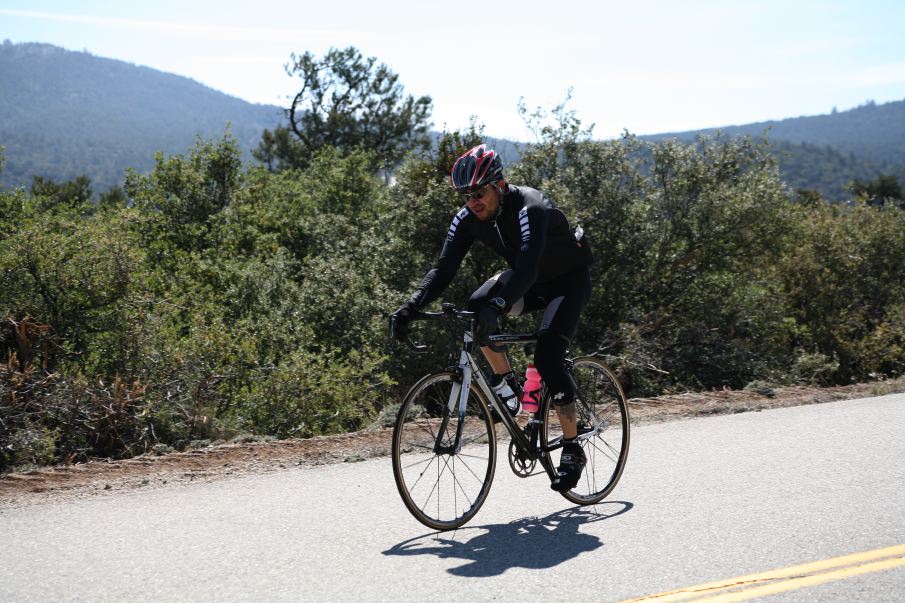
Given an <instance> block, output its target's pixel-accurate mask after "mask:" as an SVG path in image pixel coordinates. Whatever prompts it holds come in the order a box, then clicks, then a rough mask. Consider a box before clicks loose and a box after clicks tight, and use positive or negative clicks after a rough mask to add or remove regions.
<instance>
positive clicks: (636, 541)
mask: <svg viewBox="0 0 905 603" xmlns="http://www.w3.org/2000/svg"><path fill="white" fill-rule="evenodd" d="M501 450H502V451H505V448H501ZM544 480H545V478H544V477H542V476H538V477H533V478H530V479H527V480H521V479H518V478H516V477H515V476H514V475H512V473H511V472H510V471H509V468H508V465H507V464H506V463H505V461H504V460H502V459H501V463H500V464H499V465H498V467H497V474H496V481H495V482H494V485H493V489H492V491H491V493H490V497H489V498H488V500H487V502H486V504H485V505H484V507H483V509H481V511H480V513H479V514H478V515H477V517H476V518H475V519H473V520H472V523H470V524H469V525H467V526H466V527H465V528H463V529H460V530H458V531H456V532H448V533H443V534H436V533H432V532H430V531H429V530H427V529H426V528H424V527H423V526H421V524H419V523H417V522H416V521H415V520H414V519H413V518H412V517H411V516H409V514H408V512H407V511H406V509H405V507H404V506H403V504H402V502H401V501H400V500H399V497H398V494H397V493H396V490H395V485H394V483H393V477H392V470H391V467H390V462H389V459H376V460H370V461H364V462H359V463H347V464H342V465H330V466H321V467H315V468H299V469H294V470H287V471H285V472H281V473H271V474H266V475H262V476H257V477H247V478H240V479H233V480H229V481H222V482H216V483H209V484H196V485H186V486H178V487H172V488H165V489H160V490H154V491H144V492H136V493H130V494H110V495H106V496H101V497H98V498H94V499H87V500H82V501H76V502H71V501H70V502H61V503H58V504H41V505H33V506H29V507H21V508H17V509H8V510H3V511H0V601H4V602H6V601H75V600H79V601H114V600H123V599H129V600H136V601H148V600H167V601H210V600H216V601H252V600H254V601H323V600H331V601H332V600H340V599H352V600H380V601H422V600H425V599H428V598H430V599H441V598H442V599H444V600H447V599H450V598H452V597H455V598H457V599H460V600H463V601H466V600H467V601H471V600H513V599H516V598H518V599H532V600H536V599H539V598H540V597H541V596H543V597H545V598H549V597H553V598H559V599H562V598H563V597H568V598H577V597H581V598H583V599H584V598H587V600H593V601H621V600H625V599H630V598H635V597H647V596H650V595H654V594H657V593H662V592H666V591H673V590H675V589H681V588H684V587H694V586H696V585H700V584H705V583H711V582H715V583H717V584H715V585H713V589H712V590H707V591H702V592H701V593H698V594H705V593H706V594H708V595H713V594H719V593H723V594H726V593H727V591H726V589H725V585H728V584H732V583H735V582H739V580H737V578H738V577H740V576H746V575H750V574H760V575H759V576H755V577H754V578H753V579H751V580H747V581H745V584H744V585H741V586H736V587H735V589H736V592H735V594H732V595H731V596H732V597H736V598H735V599H732V598H731V597H729V598H726V599H723V600H747V599H748V598H750V597H751V596H753V594H759V593H761V592H764V591H753V590H752V591H749V590H741V591H739V590H738V589H741V588H743V589H748V588H753V587H758V588H762V589H763V588H770V589H774V590H775V589H778V591H776V592H774V593H773V594H770V595H769V596H767V598H765V599H761V600H766V601H871V602H883V601H889V602H893V601H895V602H899V601H902V600H905V547H903V546H901V545H905V395H892V396H884V397H880V398H871V399H864V400H853V401H846V402H834V403H828V404H820V405H813V406H803V407H797V408H785V409H777V410H769V411H762V412H754V413H745V414H737V415H730V416H718V417H708V418H699V419H693V420H688V421H676V422H670V423H661V424H655V425H647V426H636V427H635V428H634V430H633V432H632V445H631V452H630V455H629V460H628V465H627V467H626V470H625V473H624V475H623V477H622V481H621V482H620V484H619V485H618V486H617V488H616V490H615V491H614V492H613V494H612V495H611V497H610V499H609V501H605V502H604V503H602V504H599V505H596V506H594V507H589V508H576V507H573V506H572V505H571V504H570V503H569V502H568V501H566V500H565V499H563V498H561V497H559V496H558V495H556V494H555V493H553V492H552V491H550V490H549V486H548V483H547V482H545V481H544ZM895 546H898V547H899V548H898V549H888V547H895ZM878 549H887V550H884V551H880V552H879V553H871V552H872V551H877V550H878ZM856 553H862V554H863V555H862V556H859V557H850V558H847V560H839V561H835V560H836V559H837V558H839V557H841V556H848V555H853V554H856ZM825 560H830V561H828V562H827V563H826V564H824V566H825V567H823V568H822V569H820V571H817V570H815V569H814V568H812V567H811V566H808V567H804V568H793V569H792V570H790V571H789V572H785V573H783V572H776V571H775V570H782V569H783V568H789V567H792V566H799V565H802V564H809V563H812V562H818V561H825ZM720 584H724V586H723V587H722V588H721V587H720ZM752 593H753V594H752ZM683 596H684V595H683ZM738 597H741V598H738ZM672 598H673V599H682V596H679V595H675V596H674V597H672ZM649 600H651V601H666V600H671V598H669V597H666V598H662V597H661V598H652V599H649Z"/></svg>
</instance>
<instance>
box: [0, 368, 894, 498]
mask: <svg viewBox="0 0 905 603" xmlns="http://www.w3.org/2000/svg"><path fill="white" fill-rule="evenodd" d="M899 392H905V379H899V380H896V381H884V382H877V383H869V384H857V385H849V386H842V387H831V388H818V387H804V386H797V387H786V388H776V389H775V390H774V391H773V392H767V393H772V395H769V396H768V395H764V394H763V393H755V392H749V391H733V390H726V391H716V392H702V393H687V394H679V395H670V396H661V397H658V398H633V399H631V400H630V401H629V403H630V404H629V405H630V409H631V414H632V422H633V423H634V424H641V423H650V422H658V421H671V420H679V419H688V418H692V417H698V416H705V415H716V414H731V413H739V412H750V411H758V410H764V409H769V408H780V407H786V406H801V405H805V404H818V403H822V402H832V401H837V400H847V399H854V398H864V397H870V396H879V395H886V394H890V393H899ZM390 436H391V430H390V429H386V428H374V429H368V430H365V431H360V432H356V433H350V434H343V435H337V436H325V437H317V438H310V439H305V440H280V441H270V442H249V443H240V444H224V445H218V446H208V447H206V448H201V449H196V450H191V451H187V452H172V453H168V454H163V455H159V456H158V455H143V456H140V457H136V458H133V459H128V460H123V461H92V462H88V463H81V464H77V465H69V466H58V467H48V468H43V469H36V470H33V471H28V472H24V473H13V474H7V475H3V476H0V510H2V509H4V508H13V507H20V506H26V505H31V504H40V503H47V502H56V501H62V500H75V499H80V498H86V497H94V496H104V495H106V494H110V493H113V492H123V491H136V490H142V489H149V488H164V487H175V486H180V485H185V484H191V483H197V482H211V481H217V480H223V479H229V478H232V477H239V476H244V475H252V474H260V473H266V472H271V471H280V470H284V469H287V468H290V467H298V466H313V465H324V464H331V463H343V462H357V461H362V460H365V459H368V458H374V457H380V456H387V455H388V454H389V452H390Z"/></svg>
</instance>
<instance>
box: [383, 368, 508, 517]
mask: <svg viewBox="0 0 905 603" xmlns="http://www.w3.org/2000/svg"><path fill="white" fill-rule="evenodd" d="M454 386H455V387H456V388H458V383H457V376H456V375H455V373H453V372H448V371H446V372H440V373H433V374H430V375H428V376H426V377H424V378H423V379H421V381H419V382H418V383H416V384H415V386H414V387H412V389H411V390H409V392H408V394H406V396H405V399H404V400H403V401H402V406H400V408H399V414H398V415H397V417H396V427H395V428H394V429H393V453H392V454H393V476H394V477H395V478H396V487H397V488H398V489H399V494H400V495H401V496H402V500H403V502H404V503H405V506H406V507H408V510H409V511H411V513H412V515H414V516H415V519H417V520H418V521H420V522H421V523H423V524H424V525H426V526H428V527H429V528H433V529H435V530H451V529H454V528H458V527H460V526H462V525H464V524H465V522H467V521H468V520H469V519H471V518H472V517H474V515H475V513H477V512H478V509H480V508H481V505H482V504H484V500H485V499H486V498H487V494H488V493H489V492H490V484H491V482H492V481H493V472H494V469H495V468H496V436H495V433H494V430H493V422H492V419H491V415H490V410H489V409H488V404H487V401H486V400H485V399H484V395H483V394H482V393H481V391H480V390H479V389H478V388H476V387H472V388H470V391H469V395H468V402H467V404H466V409H465V418H464V421H462V426H461V427H462V435H461V447H460V448H459V449H458V450H455V448H454V444H455V440H456V431H457V429H459V422H460V421H459V413H458V403H457V404H456V408H455V410H454V412H453V413H451V414H450V413H449V410H448V405H449V396H450V392H451V391H452V390H453V388H454ZM438 437H439V447H438V446H437V443H438Z"/></svg>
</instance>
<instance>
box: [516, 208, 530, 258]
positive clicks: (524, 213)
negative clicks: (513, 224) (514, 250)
mask: <svg viewBox="0 0 905 603" xmlns="http://www.w3.org/2000/svg"><path fill="white" fill-rule="evenodd" d="M518 223H519V227H520V228H521V229H522V243H525V244H527V243H528V241H529V240H530V239H531V227H530V226H529V225H528V208H527V207H523V208H522V209H521V210H519V212H518ZM522 251H524V245H522Z"/></svg>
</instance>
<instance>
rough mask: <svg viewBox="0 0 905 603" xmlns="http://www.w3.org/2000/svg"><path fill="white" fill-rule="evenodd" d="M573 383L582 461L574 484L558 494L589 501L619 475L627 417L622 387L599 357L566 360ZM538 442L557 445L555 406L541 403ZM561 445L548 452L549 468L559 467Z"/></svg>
mask: <svg viewBox="0 0 905 603" xmlns="http://www.w3.org/2000/svg"><path fill="white" fill-rule="evenodd" d="M570 373H571V376H572V379H573V385H574V386H575V394H576V400H575V409H576V412H577V415H578V441H579V443H580V444H581V447H582V449H583V450H584V453H585V456H586V457H587V460H588V464H587V465H586V466H585V468H584V472H583V474H582V476H581V480H580V481H579V482H578V485H577V486H575V488H573V489H572V490H570V491H568V492H563V493H562V495H563V496H565V497H566V498H567V499H568V500H570V501H571V502H573V503H575V504H578V505H591V504H595V503H598V502H600V501H601V500H603V499H604V498H606V496H607V495H608V494H609V493H610V492H612V490H613V488H615V487H616V484H617V483H618V482H619V478H620V477H621V476H622V470H623V469H624V468H625V461H626V459H627V458H628V445H629V435H630V422H629V421H630V420H629V413H628V405H627V404H626V401H625V394H623V393H622V386H621V385H620V384H619V380H618V378H617V377H616V375H614V374H613V372H612V371H611V370H610V369H609V368H608V367H607V366H606V365H604V364H603V363H602V362H601V361H600V360H598V359H596V358H593V357H590V356H585V357H582V358H576V359H575V360H573V361H572V369H571V371H570ZM543 416H544V419H545V420H544V423H543V428H542V434H543V438H542V441H543V442H544V444H545V445H546V446H548V447H549V446H557V445H559V444H561V443H562V427H561V426H560V423H559V416H558V414H557V412H556V407H555V406H554V405H553V404H552V401H551V400H549V397H548V399H547V400H546V401H545V404H544V412H543ZM560 453H561V448H557V449H556V450H554V451H553V452H551V453H550V460H551V462H552V463H553V466H554V467H556V466H558V465H559V457H560Z"/></svg>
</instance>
